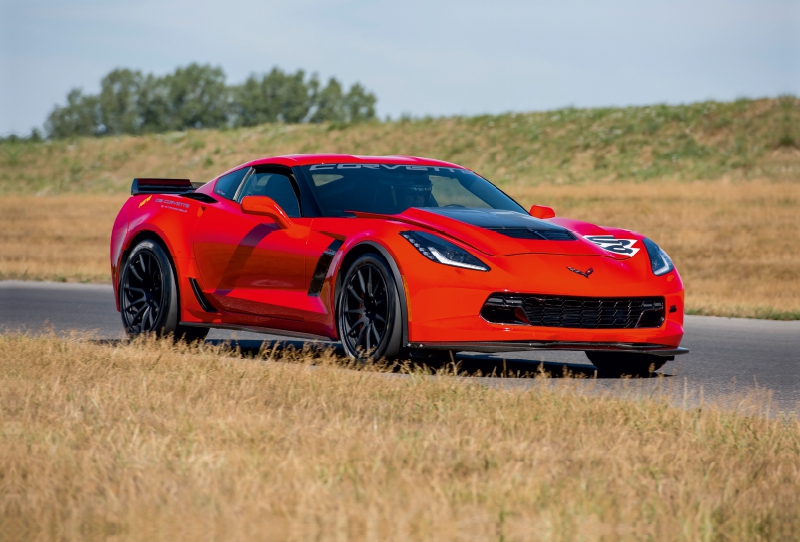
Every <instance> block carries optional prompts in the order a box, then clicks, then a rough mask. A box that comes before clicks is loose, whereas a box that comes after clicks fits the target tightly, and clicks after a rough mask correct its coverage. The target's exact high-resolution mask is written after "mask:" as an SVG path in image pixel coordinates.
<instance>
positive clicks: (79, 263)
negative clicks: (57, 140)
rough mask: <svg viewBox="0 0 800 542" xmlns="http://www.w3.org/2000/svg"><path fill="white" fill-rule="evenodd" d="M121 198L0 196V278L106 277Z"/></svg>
mask: <svg viewBox="0 0 800 542" xmlns="http://www.w3.org/2000/svg"><path fill="white" fill-rule="evenodd" d="M125 199H126V196H122V195H117V196H97V195H86V196H65V197H50V198H37V197H33V196H3V197H0V280H2V279H25V280H55V281H70V282H110V281H111V263H110V260H109V242H110V236H111V227H112V225H113V224H114V219H115V218H116V216H117V213H118V212H119V209H120V207H122V204H123V203H124V201H125Z"/></svg>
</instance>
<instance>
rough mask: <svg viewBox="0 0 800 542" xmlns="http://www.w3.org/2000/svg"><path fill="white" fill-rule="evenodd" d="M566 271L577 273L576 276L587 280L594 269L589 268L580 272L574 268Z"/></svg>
mask: <svg viewBox="0 0 800 542" xmlns="http://www.w3.org/2000/svg"><path fill="white" fill-rule="evenodd" d="M567 269H569V270H570V271H572V272H573V273H577V274H579V275H581V276H584V277H586V278H587V279H588V278H589V275H591V274H592V273H594V269H592V268H591V267H590V268H589V269H587V270H586V271H581V270H580V269H575V268H574V267H567Z"/></svg>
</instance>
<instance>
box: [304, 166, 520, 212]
mask: <svg viewBox="0 0 800 542" xmlns="http://www.w3.org/2000/svg"><path fill="white" fill-rule="evenodd" d="M300 169H302V170H303V172H304V173H305V175H306V177H307V178H308V180H309V184H310V185H311V187H312V189H313V190H314V192H315V195H316V199H317V202H318V203H319V206H320V209H321V211H322V214H323V215H324V216H347V215H348V214H349V213H348V212H347V211H361V212H367V213H379V214H388V215H394V214H398V213H402V212H403V211H405V210H406V209H408V208H410V207H419V208H425V207H451V208H452V207H456V208H459V207H460V208H469V209H502V210H505V211H515V212H518V213H523V214H524V213H525V210H524V209H523V208H522V207H520V206H519V205H518V204H517V203H516V202H515V201H514V200H512V199H511V198H509V197H508V196H506V195H505V194H504V193H503V192H501V191H500V190H498V189H497V188H496V187H495V186H494V185H493V184H492V183H490V182H489V181H487V180H486V179H483V178H482V177H479V176H478V175H476V174H474V173H472V172H471V171H469V170H466V169H461V168H448V167H440V166H436V167H434V166H406V165H398V164H315V165H313V166H303V167H301V168H300Z"/></svg>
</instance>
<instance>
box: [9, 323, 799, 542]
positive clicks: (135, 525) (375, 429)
mask: <svg viewBox="0 0 800 542" xmlns="http://www.w3.org/2000/svg"><path fill="white" fill-rule="evenodd" d="M267 354H268V353H265V355H267ZM288 356H289V358H290V359H288V360H284V362H283V363H275V362H269V361H267V362H266V363H265V362H263V361H260V360H254V361H251V360H242V359H240V358H238V357H236V356H235V354H233V353H231V352H229V351H228V352H226V351H225V350H224V349H220V348H217V347H211V346H202V347H194V348H191V349H190V348H188V347H186V346H185V345H184V346H181V347H174V346H172V345H171V344H170V343H166V342H160V343H157V342H152V341H151V342H138V343H134V344H95V343H91V342H88V341H78V340H74V339H73V340H64V339H56V338H31V337H26V336H19V335H4V336H0V378H1V379H2V380H0V387H1V388H0V389H2V390H3V391H2V414H0V416H2V418H1V419H0V422H1V423H2V426H1V427H2V433H0V477H1V478H0V487H2V496H3V497H2V500H0V506H1V507H2V512H0V537H2V538H4V539H12V540H13V539H19V540H23V539H24V540H44V539H48V540H51V539H59V540H75V539H106V538H109V537H111V536H114V535H116V536H118V537H121V538H122V537H124V538H125V539H138V540H153V539H181V540H210V539H224V540H244V539H251V538H252V539H259V540H269V539H274V540H278V539H280V540H286V539H334V538H335V539H342V540H350V539H371V540H406V539H415V540H423V539H427V540H432V539H436V540H441V539H454V540H455V539H461V540H530V539H540V540H620V539H628V540H642V539H648V540H681V539H682V540H768V539H778V538H780V537H785V538H786V539H794V538H795V537H796V536H797V535H798V533H800V510H798V502H799V501H798V499H797V497H798V495H799V494H800V459H799V456H798V453H799V452H800V425H799V424H798V421H797V420H796V419H795V418H788V419H779V420H774V419H773V420H770V419H767V418H763V417H759V416H744V415H742V414H737V413H735V412H730V411H728V412H725V411H722V410H717V409H714V408H710V407H708V406H705V407H704V408H693V409H683V408H675V407H671V406H669V404H668V403H667V401H666V400H664V399H663V398H659V397H646V394H644V393H642V394H640V396H639V397H638V399H635V400H633V399H628V400H622V399H614V398H598V397H590V396H587V395H586V394H584V393H578V392H577V390H578V389H579V388H580V387H583V385H591V383H590V382H576V381H571V380H569V379H564V380H561V381H560V383H553V381H539V382H538V383H536V382H533V383H532V385H531V386H528V387H525V388H524V389H523V387H521V386H510V387H505V386H486V385H484V384H483V383H479V381H475V380H470V379H457V378H453V377H452V376H449V377H448V376H441V375H440V376H436V377H429V376H425V375H423V374H420V373H412V374H410V375H406V376H403V375H386V374H381V373H380V372H374V371H353V370H342V368H341V366H340V365H337V362H336V360H333V359H331V358H330V357H329V356H328V355H323V357H322V358H320V359H317V360H316V365H315V366H312V365H311V364H310V363H309V361H310V357H309V356H308V355H307V354H305V353H300V354H299V355H298V354H295V355H293V354H291V353H290V354H288ZM267 357H269V356H267ZM286 361H293V362H295V363H287V362H286ZM579 384H581V386H578V385H579Z"/></svg>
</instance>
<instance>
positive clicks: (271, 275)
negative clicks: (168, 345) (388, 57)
mask: <svg viewBox="0 0 800 542" xmlns="http://www.w3.org/2000/svg"><path fill="white" fill-rule="evenodd" d="M131 192H132V197H131V198H130V199H128V201H127V202H126V203H125V204H124V206H123V207H122V210H121V211H120V213H119V215H118V217H117V220H116V222H115V224H114V229H113V232H112V235H111V267H112V275H113V282H114V288H115V291H116V294H117V305H118V306H117V308H118V310H119V311H120V312H121V315H122V322H123V325H124V327H125V329H126V331H127V332H128V333H129V334H131V335H136V334H141V333H156V334H160V335H166V334H173V335H175V336H176V337H182V338H185V339H188V340H196V339H201V338H204V337H205V335H206V334H207V333H208V330H209V328H215V327H218V328H229V329H240V330H248V331H261V332H269V333H278V334H284V335H294V336H301V337H309V338H324V339H334V340H339V341H341V343H342V345H343V347H344V349H345V351H346V352H347V353H348V355H350V356H352V357H355V358H360V359H367V358H373V359H378V358H389V359H391V358H396V357H398V356H403V355H406V354H408V353H409V351H414V352H419V351H422V352H425V351H459V350H465V351H483V352H500V351H509V350H531V349H548V350H553V349H560V350H582V351H585V352H586V354H587V356H588V358H589V360H590V361H591V362H592V363H593V364H594V365H595V366H597V368H598V369H599V370H600V371H602V372H606V373H614V374H623V373H626V374H647V372H648V371H652V370H655V369H658V368H659V367H661V366H662V365H663V364H664V363H665V362H666V361H668V360H670V359H673V357H674V356H675V355H676V354H682V353H685V352H686V351H687V350H686V349H684V348H680V346H679V345H680V342H681V338H682V337H683V283H682V282H681V278H680V276H679V275H678V271H677V270H676V269H675V266H674V265H673V263H672V261H671V260H670V259H669V257H668V256H667V254H666V253H665V252H664V251H663V250H661V249H660V248H659V247H658V246H657V245H656V244H655V243H654V242H653V241H651V240H650V239H647V238H646V237H643V236H642V235H640V234H638V233H635V232H632V231H629V230H624V229H619V228H609V227H600V226H596V225H594V224H589V223H587V222H582V221H578V220H570V219H567V218H560V217H556V216H555V214H554V212H553V211H552V209H550V208H549V207H543V206H538V205H534V206H533V207H532V208H531V210H530V211H529V212H528V211H526V210H525V209H523V208H522V207H521V206H520V205H519V204H518V203H516V202H515V201H514V200H513V199H511V198H510V197H508V196H507V195H506V194H504V193H503V192H502V191H500V190H499V189H498V188H496V187H495V186H494V185H493V184H491V183H490V182H489V181H487V180H486V179H484V178H482V177H480V176H479V175H477V174H476V173H474V172H472V171H471V170H469V169H466V168H464V167H462V166H459V165H456V164H452V163H448V162H443V161H439V160H431V159H425V158H417V157H408V156H352V155H290V156H277V157H271V158H265V159H260V160H254V161H251V162H248V163H246V164H242V165H240V166H237V167H235V168H234V169H232V170H230V171H228V172H226V173H224V174H222V175H220V176H219V177H217V178H215V179H213V180H212V181H210V182H208V183H206V184H204V185H202V186H200V187H199V188H196V187H195V186H193V185H192V184H191V183H190V182H189V181H188V180H180V179H134V181H133V186H132V190H131Z"/></svg>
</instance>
